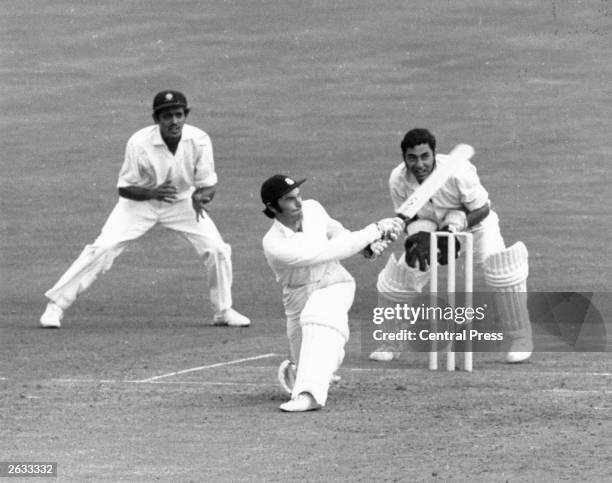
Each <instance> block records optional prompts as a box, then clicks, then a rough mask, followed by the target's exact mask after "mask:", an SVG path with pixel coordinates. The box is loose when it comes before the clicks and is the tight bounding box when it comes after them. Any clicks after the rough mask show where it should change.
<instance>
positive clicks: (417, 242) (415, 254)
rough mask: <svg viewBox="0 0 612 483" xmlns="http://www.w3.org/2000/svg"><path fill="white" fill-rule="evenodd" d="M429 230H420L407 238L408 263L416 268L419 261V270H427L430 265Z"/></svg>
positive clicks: (405, 245)
mask: <svg viewBox="0 0 612 483" xmlns="http://www.w3.org/2000/svg"><path fill="white" fill-rule="evenodd" d="M429 239H430V235H429V232H426V231H419V232H418V233H415V234H414V235H410V236H409V237H408V238H406V243H405V244H404V247H405V248H406V263H407V264H408V266H409V267H411V268H416V266H417V261H418V262H419V270H420V271H421V272H426V271H427V268H428V266H429V257H430V253H429Z"/></svg>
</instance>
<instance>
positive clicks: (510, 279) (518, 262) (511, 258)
mask: <svg viewBox="0 0 612 483" xmlns="http://www.w3.org/2000/svg"><path fill="white" fill-rule="evenodd" d="M528 275H529V256H528V253H527V247H526V246H525V244H524V243H523V242H520V241H519V242H516V243H515V244H514V245H512V246H511V247H510V248H507V249H506V250H504V251H502V252H499V253H494V254H492V255H489V256H488V257H487V259H486V260H485V262H484V276H485V281H486V282H487V284H488V285H489V286H491V287H493V288H510V287H517V288H522V291H523V292H524V291H526V288H527V287H526V285H525V282H526V280H527V276H528Z"/></svg>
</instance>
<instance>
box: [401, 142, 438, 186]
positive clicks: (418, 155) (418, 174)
mask: <svg viewBox="0 0 612 483" xmlns="http://www.w3.org/2000/svg"><path fill="white" fill-rule="evenodd" d="M435 159H436V157H435V155H434V153H433V151H432V150H431V148H430V147H429V144H427V143H425V144H419V145H418V146H415V147H413V148H408V149H406V153H405V154H404V162H405V163H406V169H408V171H410V172H411V173H412V174H413V175H414V177H415V178H416V179H417V181H418V182H419V183H422V182H423V181H425V179H426V178H427V176H429V175H430V174H431V172H432V171H433V168H434V164H435Z"/></svg>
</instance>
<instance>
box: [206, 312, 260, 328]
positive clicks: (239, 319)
mask: <svg viewBox="0 0 612 483" xmlns="http://www.w3.org/2000/svg"><path fill="white" fill-rule="evenodd" d="M213 323H214V325H227V326H228V327H248V326H249V325H251V320H250V319H249V318H248V317H245V316H244V315H242V314H241V313H240V312H238V311H236V310H234V309H227V310H224V311H223V312H220V313H218V314H215V316H214V318H213Z"/></svg>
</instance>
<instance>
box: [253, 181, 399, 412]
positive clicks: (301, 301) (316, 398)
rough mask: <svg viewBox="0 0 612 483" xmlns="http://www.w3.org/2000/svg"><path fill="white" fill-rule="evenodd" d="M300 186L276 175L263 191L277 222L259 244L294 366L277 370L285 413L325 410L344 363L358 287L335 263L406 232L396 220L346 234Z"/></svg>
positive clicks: (290, 363)
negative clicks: (275, 285)
mask: <svg viewBox="0 0 612 483" xmlns="http://www.w3.org/2000/svg"><path fill="white" fill-rule="evenodd" d="M304 181H305V180H301V181H295V180H293V179H292V178H290V177H288V176H284V175H274V176H272V177H270V178H268V179H267V180H266V181H265V182H264V183H263V185H262V187H261V199H262V201H263V203H264V204H265V205H266V208H265V210H264V213H265V214H266V216H268V217H269V218H274V222H273V224H272V226H271V227H270V229H269V230H268V232H267V233H266V235H265V236H264V238H263V249H264V255H265V257H266V260H267V262H268V264H269V265H270V267H271V268H272V271H273V272H274V274H275V276H276V280H277V281H278V282H280V284H281V286H282V294H283V304H284V307H285V315H286V317H287V336H288V338H289V350H290V356H291V361H285V362H284V363H283V364H281V367H280V369H279V378H280V382H281V385H282V386H283V388H285V389H286V391H287V392H290V393H291V400H290V401H288V402H286V403H284V404H281V406H280V409H281V410H283V411H287V412H298V411H309V410H313V409H319V408H321V407H323V406H324V405H325V402H326V401H327V393H328V390H329V385H330V382H331V380H332V378H333V377H334V374H335V372H336V370H337V369H338V368H339V367H340V364H341V363H342V361H343V359H344V346H345V344H346V343H347V341H348V339H349V326H348V311H349V309H350V307H351V305H352V303H353V297H354V295H355V280H354V279H353V277H352V276H351V275H350V274H349V273H348V271H347V270H346V269H345V268H344V267H343V266H342V265H340V262H339V260H342V259H344V258H348V257H350V256H352V255H355V254H356V253H358V252H360V251H361V250H363V249H364V248H365V247H367V246H368V245H369V244H370V243H371V242H374V241H376V240H378V239H380V238H381V237H383V238H388V239H391V240H395V239H396V238H397V236H399V234H400V233H401V231H402V229H403V226H404V224H403V222H402V220H401V219H399V218H386V219H383V220H381V221H379V222H378V223H376V224H374V223H373V224H371V225H368V226H366V227H365V228H363V229H362V230H359V231H355V232H351V231H348V230H346V229H345V228H344V227H343V226H342V224H341V223H340V222H338V221H336V220H334V219H333V218H331V217H330V216H329V215H328V214H327V212H326V211H325V209H324V208H323V206H321V205H320V204H319V203H318V202H317V201H315V200H305V201H302V197H301V195H300V189H299V186H300V185H301V184H302V183H303V182H304Z"/></svg>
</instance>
